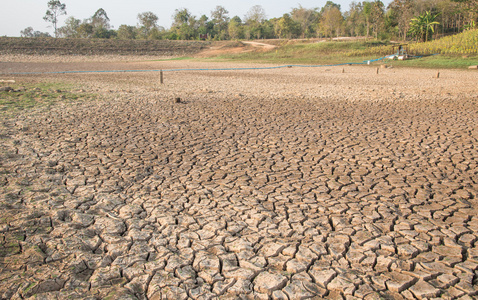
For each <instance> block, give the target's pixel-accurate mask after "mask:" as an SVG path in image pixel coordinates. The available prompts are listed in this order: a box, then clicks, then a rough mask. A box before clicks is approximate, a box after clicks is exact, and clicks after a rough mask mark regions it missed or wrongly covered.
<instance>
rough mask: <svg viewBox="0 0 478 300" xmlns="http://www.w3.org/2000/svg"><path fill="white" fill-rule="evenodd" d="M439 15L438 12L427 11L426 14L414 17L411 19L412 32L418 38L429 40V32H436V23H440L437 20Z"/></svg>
mask: <svg viewBox="0 0 478 300" xmlns="http://www.w3.org/2000/svg"><path fill="white" fill-rule="evenodd" d="M437 16H438V14H435V15H434V14H432V13H431V12H429V11H426V12H425V13H424V14H422V15H420V16H418V17H415V18H413V19H412V20H411V21H410V32H411V34H412V35H413V36H415V37H416V38H417V39H419V40H422V41H424V42H427V41H428V36H429V34H430V33H434V32H435V28H434V27H435V25H438V24H440V23H439V22H437V21H436V18H437Z"/></svg>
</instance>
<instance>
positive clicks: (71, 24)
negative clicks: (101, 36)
mask: <svg viewBox="0 0 478 300" xmlns="http://www.w3.org/2000/svg"><path fill="white" fill-rule="evenodd" d="M80 25H81V21H80V20H79V19H76V18H75V17H68V18H67V19H66V20H65V25H64V26H62V27H60V28H58V34H59V36H60V37H65V38H76V37H78V28H79V27H80Z"/></svg>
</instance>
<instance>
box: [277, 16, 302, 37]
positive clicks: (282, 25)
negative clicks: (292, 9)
mask: <svg viewBox="0 0 478 300" xmlns="http://www.w3.org/2000/svg"><path fill="white" fill-rule="evenodd" d="M300 26H301V24H299V23H298V22H296V21H294V19H292V17H291V16H290V15H289V14H284V15H283V16H282V18H280V19H279V21H278V22H277V26H276V35H277V36H279V37H280V38H286V39H291V38H293V37H297V36H298V35H299V34H300V29H301V28H300Z"/></svg>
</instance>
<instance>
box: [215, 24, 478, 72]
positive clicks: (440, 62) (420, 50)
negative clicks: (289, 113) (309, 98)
mask: <svg viewBox="0 0 478 300" xmlns="http://www.w3.org/2000/svg"><path fill="white" fill-rule="evenodd" d="M477 45H478V30H469V31H466V32H463V33H460V34H457V35H453V36H449V37H445V38H442V39H438V40H433V41H430V42H427V43H411V44H409V45H407V46H406V47H407V48H408V50H409V54H412V55H416V56H423V57H421V58H414V59H410V60H406V61H390V60H383V61H380V62H378V63H387V64H392V65H396V66H407V67H425V68H467V67H468V66H471V65H478V46H477ZM397 48H398V44H391V43H388V42H377V41H363V40H361V41H327V42H323V41H322V42H311V41H289V42H283V43H280V44H279V45H278V47H277V48H275V49H273V50H271V51H249V52H243V53H237V54H225V55H221V56H218V57H215V58H214V59H215V60H227V61H236V62H259V63H274V64H314V65H330V64H340V63H360V62H364V61H367V60H373V59H377V58H380V57H383V56H386V55H390V54H394V53H396V52H397ZM430 54H438V55H430Z"/></svg>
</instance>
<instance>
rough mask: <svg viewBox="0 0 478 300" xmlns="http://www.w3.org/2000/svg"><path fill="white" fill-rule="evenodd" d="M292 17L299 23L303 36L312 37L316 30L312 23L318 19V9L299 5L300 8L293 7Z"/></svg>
mask: <svg viewBox="0 0 478 300" xmlns="http://www.w3.org/2000/svg"><path fill="white" fill-rule="evenodd" d="M282 17H284V16H282ZM291 17H292V19H293V20H294V22H296V23H297V24H299V26H300V31H301V32H300V34H301V35H302V38H305V37H311V36H312V35H313V31H314V30H313V29H312V25H313V24H314V23H316V22H317V19H318V12H317V10H316V9H307V8H304V7H302V6H301V5H299V7H298V8H293V9H292V12H291ZM281 19H282V18H281Z"/></svg>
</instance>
